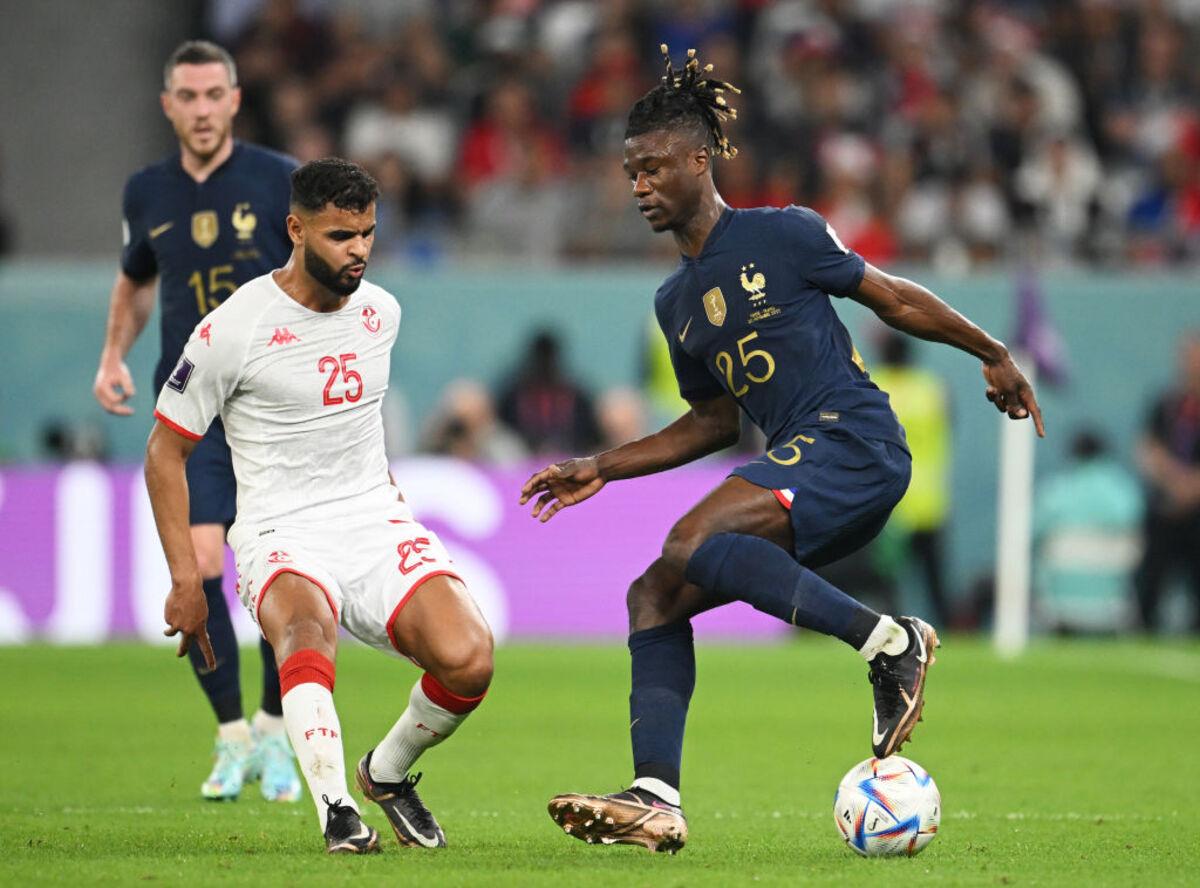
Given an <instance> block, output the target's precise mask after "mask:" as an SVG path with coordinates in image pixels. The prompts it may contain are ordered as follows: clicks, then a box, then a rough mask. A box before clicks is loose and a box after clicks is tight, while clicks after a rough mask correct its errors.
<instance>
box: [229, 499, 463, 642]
mask: <svg viewBox="0 0 1200 888" xmlns="http://www.w3.org/2000/svg"><path fill="white" fill-rule="evenodd" d="M229 544H230V546H231V547H232V548H233V553H234V557H235V559H236V561H237V573H238V597H239V598H241V600H242V604H243V605H245V607H246V610H247V611H249V612H250V616H251V617H253V618H254V622H255V623H256V624H257V623H258V611H259V608H260V607H262V602H263V597H264V596H265V595H266V593H267V592H268V591H269V590H270V588H271V584H272V583H273V582H274V581H275V580H276V579H277V578H278V577H279V575H280V574H284V573H294V574H297V575H299V576H302V577H304V578H305V579H306V580H309V581H310V582H312V583H314V584H315V585H316V586H317V587H318V588H319V589H320V590H321V591H322V592H323V593H325V598H326V600H327V601H328V602H329V607H330V609H331V610H332V611H333V615H334V619H335V620H337V621H338V622H339V623H341V625H342V626H344V627H345V628H346V630H347V631H349V632H350V634H351V635H353V636H354V637H355V638H357V639H359V640H360V641H362V642H364V643H366V644H369V645H370V646H371V647H374V648H378V649H379V650H382V651H387V652H389V653H398V654H402V655H403V654H404V652H403V651H401V650H400V649H399V647H398V646H397V644H396V639H395V636H394V635H393V634H392V623H393V622H394V621H395V619H396V615H397V614H399V613H400V610H401V608H403V607H404V605H405V604H406V603H407V602H408V599H409V598H411V597H412V594H413V593H414V592H415V591H416V590H417V589H418V588H419V587H420V586H421V584H422V583H424V582H425V581H426V580H428V579H431V578H432V577H437V576H450V577H455V578H458V573H457V571H456V570H455V569H454V562H453V561H451V559H450V555H449V553H448V552H447V551H446V547H445V546H443V545H442V541H441V540H439V539H438V537H437V534H435V533H434V532H433V531H431V530H428V529H427V528H425V527H423V526H422V525H421V524H420V523H418V522H417V521H415V520H413V518H412V514H411V513H410V512H409V511H408V508H407V507H406V506H404V504H403V503H397V504H396V508H395V509H393V510H391V511H390V513H389V514H386V515H376V516H374V517H373V518H372V519H369V520H347V519H339V520H337V521H336V522H331V526H330V527H329V528H303V529H301V528H298V527H283V526H280V527H243V526H241V525H235V527H234V529H233V531H232V532H231V533H230V535H229Z"/></svg>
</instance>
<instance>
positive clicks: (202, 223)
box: [192, 210, 221, 250]
mask: <svg viewBox="0 0 1200 888" xmlns="http://www.w3.org/2000/svg"><path fill="white" fill-rule="evenodd" d="M220 227H221V223H220V222H219V221H217V211H216V210H201V211H200V212H198V213H192V240H194V241H195V242H196V246H198V247H200V248H201V249H205V250H207V249H208V248H209V247H211V246H212V245H213V244H215V243H216V242H217V234H218V233H219V231H220Z"/></svg>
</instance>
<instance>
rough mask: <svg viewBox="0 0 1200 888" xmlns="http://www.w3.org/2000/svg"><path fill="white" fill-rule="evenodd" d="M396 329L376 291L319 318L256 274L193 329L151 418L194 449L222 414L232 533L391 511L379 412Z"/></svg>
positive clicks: (386, 301) (368, 287) (368, 289)
mask: <svg viewBox="0 0 1200 888" xmlns="http://www.w3.org/2000/svg"><path fill="white" fill-rule="evenodd" d="M399 326H400V306H399V304H398V303H397V302H396V299H395V297H393V296H392V295H391V294H390V293H388V292H387V291H386V290H383V289H381V288H380V287H377V286H375V285H374V284H370V283H367V282H366V281H363V282H362V283H361V284H360V285H359V287H358V289H357V290H356V291H355V292H354V293H353V294H352V295H351V296H350V299H349V300H348V301H347V303H346V304H345V305H344V306H343V307H342V308H341V309H339V310H338V311H336V312H328V313H321V312H315V311H312V310H310V309H307V308H305V307H304V306H302V305H300V303H298V302H296V300H294V299H292V298H291V297H290V296H288V295H287V294H286V293H285V292H283V290H282V289H280V287H279V285H278V284H276V283H275V279H274V278H273V277H272V275H271V274H265V275H263V276H262V277H259V278H255V279H254V280H252V281H249V282H247V283H246V284H244V285H243V286H241V287H239V288H238V290H237V291H236V292H235V293H234V294H233V295H232V296H230V297H229V299H227V300H226V301H225V302H224V303H223V304H222V305H221V306H220V307H219V308H217V309H216V310H215V311H213V312H212V313H211V314H209V315H207V316H205V317H204V318H203V319H202V320H201V321H200V323H199V324H197V325H196V329H195V330H193V331H192V336H191V338H190V339H189V340H188V343H187V345H186V346H185V347H184V350H183V355H182V357H181V358H180V360H179V363H178V365H176V367H175V371H174V372H173V373H172V374H171V376H170V378H169V379H168V380H167V383H166V385H164V386H163V389H162V393H161V394H160V395H159V398H158V405H157V408H156V410H155V412H154V415H155V416H156V417H157V418H158V419H159V420H161V421H162V422H163V423H165V424H166V425H168V426H169V427H170V428H172V429H174V430H175V431H176V432H178V433H180V434H182V435H185V436H187V437H189V438H191V439H193V440H199V439H200V438H201V437H203V435H204V433H205V431H206V430H207V429H208V426H209V424H210V423H211V422H212V420H213V418H214V417H215V416H216V415H217V414H218V413H219V414H220V415H221V419H222V420H223V421H224V424H225V437H226V439H227V440H228V442H229V448H230V451H231V453H232V455H233V471H234V475H235V476H236V478H237V524H238V525H242V526H262V525H263V524H268V525H275V524H282V525H291V526H300V527H303V526H312V525H316V524H324V525H325V526H326V527H330V526H331V525H329V524H328V522H330V521H331V520H336V519H338V518H344V517H350V516H356V515H357V516H362V515H364V514H367V513H371V512H375V511H379V510H385V509H389V508H392V507H394V506H395V505H396V498H397V495H398V493H397V491H396V489H395V488H394V487H393V486H392V484H391V482H390V480H389V479H388V463H387V456H386V454H385V453H384V448H383V421H382V418H381V416H380V408H381V404H382V402H383V396H384V393H385V392H386V391H387V387H388V372H389V369H390V366H391V349H392V344H393V343H394V342H395V341H396V334H397V332H398V329H399Z"/></svg>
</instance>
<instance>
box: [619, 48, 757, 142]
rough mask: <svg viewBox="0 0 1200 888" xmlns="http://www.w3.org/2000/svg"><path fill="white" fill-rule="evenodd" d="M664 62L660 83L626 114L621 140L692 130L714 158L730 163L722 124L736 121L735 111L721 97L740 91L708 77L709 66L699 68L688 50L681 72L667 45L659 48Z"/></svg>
mask: <svg viewBox="0 0 1200 888" xmlns="http://www.w3.org/2000/svg"><path fill="white" fill-rule="evenodd" d="M659 49H661V50H662V54H663V59H664V60H665V61H666V65H667V72H666V74H664V75H663V78H662V83H660V84H659V85H658V86H656V87H654V89H652V90H650V92H648V93H646V94H645V95H644V96H642V97H641V98H640V99H638V100H637V104H635V105H634V106H633V109H632V110H631V111H630V112H629V122H628V123H627V124H626V126H625V138H627V139H630V138H633V137H634V136H640V135H642V134H644V133H648V132H652V131H654V130H659V129H672V128H674V127H678V126H693V127H698V128H700V129H702V130H703V132H704V133H705V134H706V135H707V139H708V147H709V148H710V149H712V150H713V151H714V152H716V155H717V156H718V157H724V158H726V159H731V158H733V157H736V156H737V148H735V147H734V146H733V145H731V144H729V139H727V138H726V137H725V131H724V128H723V126H722V125H723V124H724V122H725V121H726V120H736V119H737V109H736V108H731V107H729V104H728V103H727V102H726V101H725V96H724V93H726V92H731V93H740V92H741V90H740V89H738V88H737V87H736V86H733V85H732V84H730V83H726V82H725V81H724V80H714V79H712V78H710V77H709V76H708V75H709V73H710V72H711V71H712V69H713V66H712V65H705V66H704V67H703V68H701V67H700V62H699V60H698V59H697V58H696V50H694V49H689V50H688V53H687V62H686V63H684V66H683V70H682V71H677V70H675V66H674V65H672V64H671V56H670V53H669V52H668V51H667V44H665V43H663V44H662V45H661V46H659Z"/></svg>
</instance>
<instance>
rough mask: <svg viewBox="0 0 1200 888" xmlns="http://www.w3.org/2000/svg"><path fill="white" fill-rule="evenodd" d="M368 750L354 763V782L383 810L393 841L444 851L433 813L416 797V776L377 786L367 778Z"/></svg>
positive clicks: (369, 776) (372, 779)
mask: <svg viewBox="0 0 1200 888" xmlns="http://www.w3.org/2000/svg"><path fill="white" fill-rule="evenodd" d="M374 751H375V750H371V752H368V753H367V754H366V755H364V756H363V757H362V761H360V762H359V763H358V770H357V771H355V772H354V780H355V782H356V783H357V784H358V788H359V789H361V790H362V794H363V797H364V798H366V799H367V800H368V801H372V802H374V803H375V804H377V805H378V806H379V807H380V808H382V809H383V813H384V814H386V815H387V819H388V823H390V824H391V825H392V831H393V832H395V833H396V840H397V841H399V842H400V844H401V845H406V846H409V847H417V848H445V847H446V834H445V833H443V832H442V828H441V827H440V826H438V822H437V820H436V819H435V818H434V816H433V813H432V812H431V811H430V810H429V809H428V808H426V807H425V803H424V802H422V801H421V797H420V796H419V795H417V783H418V782H420V780H421V775H420V774H409V775H408V776H407V777H405V778H404V779H403V780H401V781H400V782H399V783H380V782H379V781H377V780H375V779H374V778H373V777H371V753H373V752H374Z"/></svg>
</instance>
